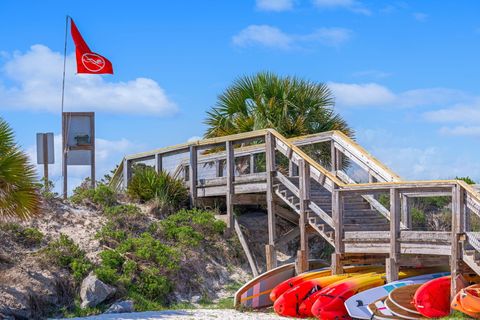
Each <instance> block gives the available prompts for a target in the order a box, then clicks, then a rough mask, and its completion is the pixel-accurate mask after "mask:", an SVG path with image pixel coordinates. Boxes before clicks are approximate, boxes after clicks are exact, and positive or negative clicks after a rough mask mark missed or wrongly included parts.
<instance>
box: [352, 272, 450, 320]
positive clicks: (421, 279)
mask: <svg viewBox="0 0 480 320" xmlns="http://www.w3.org/2000/svg"><path fill="white" fill-rule="evenodd" d="M448 274H449V273H448V272H440V273H433V274H426V275H421V276H415V277H410V278H406V279H404V280H400V281H395V282H391V283H389V284H386V285H384V286H381V287H376V288H373V289H369V290H366V291H363V292H360V293H358V294H356V295H354V296H352V297H351V298H349V299H347V301H345V307H346V308H347V311H348V314H349V315H350V316H351V317H352V318H357V319H370V318H371V316H372V314H371V313H370V311H369V310H368V305H369V304H370V303H372V302H374V301H376V300H378V299H380V298H382V297H386V296H388V295H389V294H390V292H391V291H392V290H393V289H396V288H399V287H403V286H406V285H411V284H422V283H425V282H427V281H429V280H432V279H435V278H439V277H443V276H446V275H448Z"/></svg>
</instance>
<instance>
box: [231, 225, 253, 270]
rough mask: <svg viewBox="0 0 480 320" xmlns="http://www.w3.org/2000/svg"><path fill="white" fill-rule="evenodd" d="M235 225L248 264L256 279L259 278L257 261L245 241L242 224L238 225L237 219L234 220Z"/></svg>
mask: <svg viewBox="0 0 480 320" xmlns="http://www.w3.org/2000/svg"><path fill="white" fill-rule="evenodd" d="M234 223H235V232H236V233H237V236H238V240H239V241H240V244H241V245H242V248H243V251H244V252H245V255H246V256H247V260H248V264H249V265H250V269H252V274H253V276H254V277H258V267H257V264H256V262H255V259H254V257H253V255H252V252H251V251H250V248H249V247H248V243H247V240H246V239H245V237H244V235H243V232H242V228H241V227H240V224H239V223H238V221H237V219H234Z"/></svg>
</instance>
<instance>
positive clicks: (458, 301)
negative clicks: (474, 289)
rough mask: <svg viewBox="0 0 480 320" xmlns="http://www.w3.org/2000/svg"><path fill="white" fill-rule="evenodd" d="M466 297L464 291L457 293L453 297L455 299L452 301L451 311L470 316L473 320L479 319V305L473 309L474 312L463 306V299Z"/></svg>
mask: <svg viewBox="0 0 480 320" xmlns="http://www.w3.org/2000/svg"><path fill="white" fill-rule="evenodd" d="M466 296H467V294H466V293H465V289H462V290H460V292H458V293H457V294H456V295H455V298H454V299H453V301H452V303H451V305H450V307H451V308H452V309H453V310H457V311H460V312H462V313H465V314H466V315H468V316H470V317H472V318H474V319H480V305H477V306H476V307H475V309H476V310H475V309H470V308H467V307H466V306H465V305H464V304H463V298H465V297H466Z"/></svg>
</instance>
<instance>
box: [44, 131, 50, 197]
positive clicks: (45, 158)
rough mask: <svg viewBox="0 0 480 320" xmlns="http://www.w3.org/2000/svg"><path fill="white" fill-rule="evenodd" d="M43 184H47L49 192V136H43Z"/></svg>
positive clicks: (46, 187)
mask: <svg viewBox="0 0 480 320" xmlns="http://www.w3.org/2000/svg"><path fill="white" fill-rule="evenodd" d="M43 179H44V181H43V183H44V184H45V191H47V192H48V191H49V190H48V189H49V188H48V187H49V186H48V140H47V134H46V133H44V134H43Z"/></svg>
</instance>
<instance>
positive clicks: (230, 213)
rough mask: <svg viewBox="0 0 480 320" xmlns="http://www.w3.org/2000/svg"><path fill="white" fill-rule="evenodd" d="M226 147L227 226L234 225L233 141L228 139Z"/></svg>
mask: <svg viewBox="0 0 480 320" xmlns="http://www.w3.org/2000/svg"><path fill="white" fill-rule="evenodd" d="M225 144H226V145H225V149H226V151H227V189H226V192H225V197H226V204H227V228H228V229H232V227H233V222H234V221H233V220H234V217H233V197H234V194H235V186H234V180H235V155H234V150H233V143H232V142H231V141H227V142H226V143H225Z"/></svg>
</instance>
